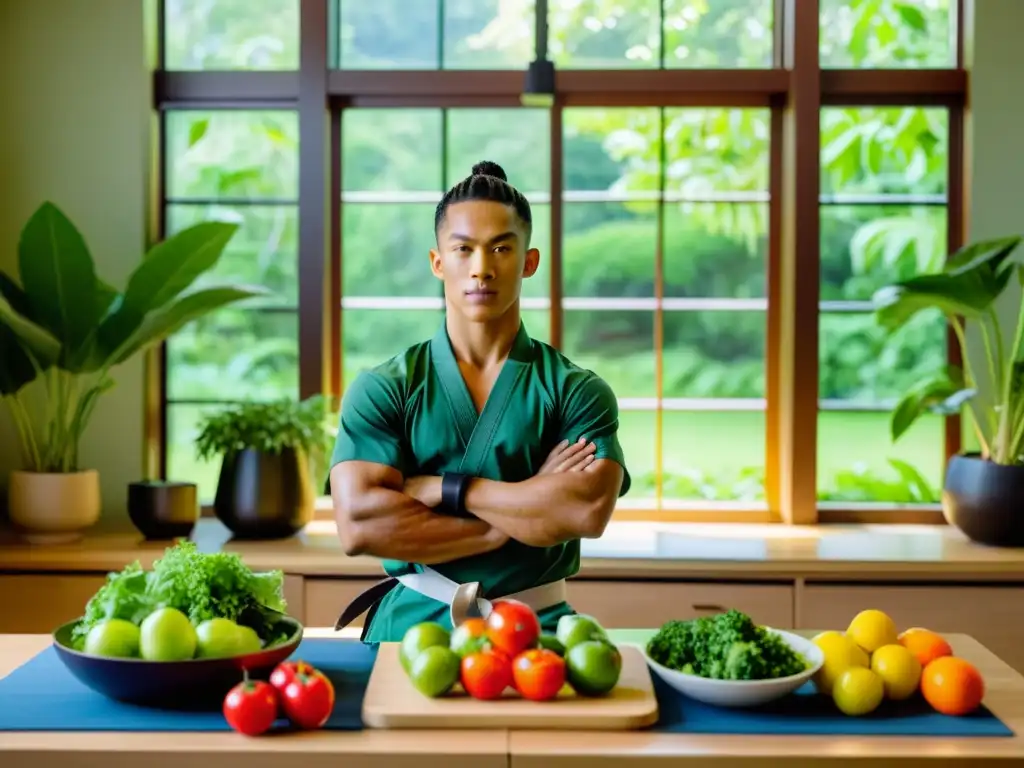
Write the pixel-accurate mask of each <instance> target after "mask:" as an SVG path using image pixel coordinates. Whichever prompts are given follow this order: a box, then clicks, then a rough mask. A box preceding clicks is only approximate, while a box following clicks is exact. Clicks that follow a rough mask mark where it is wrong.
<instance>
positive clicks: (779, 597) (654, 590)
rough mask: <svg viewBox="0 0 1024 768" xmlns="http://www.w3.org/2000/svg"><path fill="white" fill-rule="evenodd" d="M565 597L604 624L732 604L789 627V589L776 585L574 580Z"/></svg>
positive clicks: (688, 614)
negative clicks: (567, 596)
mask: <svg viewBox="0 0 1024 768" xmlns="http://www.w3.org/2000/svg"><path fill="white" fill-rule="evenodd" d="M569 602H570V604H571V605H572V607H573V608H575V609H576V610H577V611H578V612H579V613H587V614H590V615H591V616H593V617H594V618H596V619H597V620H598V621H599V622H601V624H603V625H604V626H606V627H613V628H617V629H640V628H643V629H648V628H656V627H660V626H661V625H662V624H664V623H665V622H666V621H670V620H672V619H693V618H696V617H698V616H706V615H710V614H714V613H721V612H723V611H726V610H729V609H730V608H735V609H737V610H739V611H743V612H744V613H746V614H749V615H750V617H751V618H753V619H754V621H756V622H757V623H758V624H766V625H768V626H772V627H778V628H780V629H789V628H791V627H792V626H793V588H792V587H791V586H789V585H782V584H779V585H775V584H720V583H719V584H703V583H693V582H648V581H636V582H630V581H596V580H595V581H592V580H590V579H572V580H571V581H570V582H569Z"/></svg>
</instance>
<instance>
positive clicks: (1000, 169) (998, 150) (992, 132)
mask: <svg viewBox="0 0 1024 768" xmlns="http://www.w3.org/2000/svg"><path fill="white" fill-rule="evenodd" d="M143 5H144V4H143V3H142V2H140V0H2V1H0V73H2V74H0V110H2V114H3V119H0V265H2V266H3V267H4V268H5V269H10V268H11V266H12V264H13V263H14V253H15V246H16V242H17V236H18V232H19V230H20V228H21V225H22V223H23V222H24V221H25V219H26V218H27V217H28V215H29V214H30V213H31V211H32V210H33V209H34V208H35V207H36V206H38V205H39V203H40V202H41V201H43V200H44V199H51V200H53V201H54V202H56V203H57V204H58V205H60V206H61V207H62V208H63V209H64V210H65V211H67V212H68V213H69V214H70V216H71V217H72V219H73V220H74V221H75V222H77V223H78V225H79V226H80V227H81V228H82V230H83V231H84V234H85V236H86V239H87V241H88V243H89V244H90V246H91V247H92V249H93V252H94V255H95V258H96V261H97V263H98V265H99V270H100V272H101V274H102V275H103V276H104V277H105V278H106V279H107V280H110V281H113V282H115V283H119V284H120V283H121V281H123V279H124V277H125V276H126V274H127V273H128V272H129V271H130V269H131V267H132V265H133V264H134V263H135V262H136V261H137V259H138V258H139V256H140V254H141V252H142V249H143V247H144V243H145V213H146V209H145V205H146V197H145V195H146V173H147V168H148V158H147V152H148V149H149V148H148V145H147V131H148V120H149V112H148V108H149V104H150V84H149V78H148V76H147V75H146V71H145V58H144V50H143V16H142V14H143ZM976 5H977V7H978V13H977V18H976V21H975V23H976V29H977V40H978V43H977V45H976V46H975V51H974V58H975V68H976V69H975V76H974V80H973V88H972V100H973V107H974V120H973V123H972V126H971V130H972V137H973V145H972V149H971V151H972V155H973V163H974V173H973V176H972V178H971V181H970V198H971V210H972V220H971V224H970V230H969V237H970V238H979V237H988V236H994V235H1000V234H1006V233H1009V232H1020V231H1022V230H1024V218H1022V216H1021V210H1022V207H1021V204H1020V195H1019V192H1018V187H1019V185H1020V180H1021V179H1024V151H1022V150H1021V149H1020V142H1019V141H1018V139H1017V136H1019V134H1020V131H1021V126H1022V125H1024V62H1022V60H1021V48H1020V41H1019V35H1017V34H1016V30H1019V29H1022V28H1024V1H1022V0H977V2H976ZM1014 310H1015V306H1008V307H1007V308H1006V310H1005V311H1004V315H1006V316H1007V322H1009V321H1010V320H1012V315H1013V311H1014ZM117 381H118V385H117V389H116V390H115V391H114V392H113V393H111V394H109V395H108V396H107V397H106V399H105V400H104V402H103V403H102V404H101V405H100V406H99V408H97V410H96V414H95V417H94V419H93V423H92V427H91V428H90V430H89V432H88V434H87V436H86V438H85V442H84V445H83V450H82V459H83V463H84V464H86V465H89V466H93V467H96V468H98V469H99V470H100V472H101V473H102V475H103V494H104V509H105V514H106V515H108V516H110V515H122V514H123V505H124V501H123V500H124V489H125V483H127V482H129V481H131V480H133V479H135V478H137V477H139V476H140V475H141V472H142V439H143V431H142V418H143V402H142V366H141V361H139V360H136V361H133V362H131V363H129V364H128V365H126V366H124V367H123V368H121V369H120V370H119V371H118V372H117ZM17 463H18V456H17V450H16V443H15V441H14V433H13V430H12V429H11V428H10V425H9V423H8V421H7V415H6V413H5V412H4V413H2V414H0V487H6V486H5V484H6V473H7V470H9V469H11V468H13V467H15V466H17ZM0 505H2V502H0Z"/></svg>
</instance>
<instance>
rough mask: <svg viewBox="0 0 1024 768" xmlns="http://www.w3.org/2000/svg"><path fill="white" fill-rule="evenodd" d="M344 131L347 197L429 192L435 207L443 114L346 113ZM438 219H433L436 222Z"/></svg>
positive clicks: (428, 111)
mask: <svg viewBox="0 0 1024 768" xmlns="http://www.w3.org/2000/svg"><path fill="white" fill-rule="evenodd" d="M341 114H342V126H341V179H342V189H343V190H345V191H346V192H350V191H351V192H354V191H358V192H366V191H372V192H375V193H378V194H377V197H380V198H386V197H387V193H389V192H390V193H400V192H406V193H408V192H430V193H431V195H429V196H426V197H427V198H428V199H427V200H425V202H433V203H434V204H435V205H436V204H437V201H438V200H440V198H441V194H442V192H443V190H444V186H445V185H444V183H443V180H442V178H441V173H442V168H441V159H440V158H441V157H442V155H441V130H442V128H441V126H442V114H441V110H439V109H363V108H359V109H346V110H344V111H343V112H342V113H341ZM432 220H433V219H431V221H432Z"/></svg>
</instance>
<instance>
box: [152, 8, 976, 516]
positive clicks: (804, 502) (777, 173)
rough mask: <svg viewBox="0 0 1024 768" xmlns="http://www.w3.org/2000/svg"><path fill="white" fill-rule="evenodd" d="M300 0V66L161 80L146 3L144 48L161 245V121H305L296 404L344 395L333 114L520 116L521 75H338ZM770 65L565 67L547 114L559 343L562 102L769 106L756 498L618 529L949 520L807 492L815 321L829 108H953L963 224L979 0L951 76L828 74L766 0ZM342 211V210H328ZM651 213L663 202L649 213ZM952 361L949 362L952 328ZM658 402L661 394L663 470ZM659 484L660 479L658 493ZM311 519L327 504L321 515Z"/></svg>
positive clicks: (321, 31) (156, 395)
mask: <svg viewBox="0 0 1024 768" xmlns="http://www.w3.org/2000/svg"><path fill="white" fill-rule="evenodd" d="M299 1H300V24H299V26H300V29H299V32H300V63H299V68H298V69H297V70H294V71H284V72H279V71H230V72H229V71H168V70H165V69H163V68H162V66H163V60H164V56H163V45H162V40H163V18H164V14H163V8H162V5H163V3H162V1H161V0H149V3H150V5H149V6H148V7H149V9H150V11H149V19H148V23H147V33H148V42H149V43H150V50H151V51H152V52H153V55H152V57H151V59H152V77H153V97H154V103H153V122H152V130H153V146H154V158H153V168H154V171H155V172H154V174H153V184H152V187H151V190H150V192H151V194H150V202H151V206H150V211H151V220H150V227H149V232H150V235H151V237H154V238H159V237H162V236H164V234H165V225H166V222H165V217H164V205H165V200H166V194H165V192H166V190H165V183H164V174H163V162H164V160H163V158H164V157H165V149H166V137H165V132H164V121H163V119H162V118H163V114H164V113H165V112H166V111H167V110H180V109H259V108H285V109H290V110H294V111H296V112H297V114H298V124H299V150H298V153H299V201H298V206H299V233H298V238H299V243H298V252H299V264H298V273H299V278H298V279H299V300H298V326H299V339H298V343H299V393H298V394H299V396H300V397H303V398H304V397H308V396H310V395H312V394H315V393H321V392H322V393H327V394H329V395H331V396H332V397H334V398H338V397H340V395H341V392H342V387H343V383H342V381H341V371H342V365H341V355H342V344H341V308H342V298H343V297H342V296H341V283H342V281H341V261H342V244H341V220H340V219H341V211H340V209H341V205H340V200H341V182H340V177H341V173H340V169H341V157H340V155H341V150H340V145H341V113H342V111H343V110H344V109H349V108H359V107H434V108H445V107H509V106H520V105H521V101H520V96H521V91H522V87H523V78H524V73H523V72H521V71H492V70H486V71H472V70H437V71H420V70H416V71H398V70H384V71H377V70H373V71H357V70H347V69H346V70H337V69H332V55H331V54H332V52H331V43H330V42H329V41H328V36H327V34H326V32H325V30H327V29H330V28H331V19H332V18H333V13H332V2H331V0H299ZM774 3H775V6H774V13H775V15H774V18H775V24H774V29H775V46H774V50H775V53H774V56H775V59H774V62H773V67H772V68H770V69H757V70H739V69H721V70H688V69H686V70H601V71H593V70H565V71H558V72H556V94H555V99H554V105H553V106H552V107H551V111H550V114H551V119H550V124H551V152H550V155H551V168H550V182H551V184H550V188H551V191H552V194H551V200H550V215H551V231H552V242H551V244H550V250H549V252H548V254H547V258H548V260H549V264H550V286H549V297H550V312H551V329H550V338H551V341H552V343H554V344H555V345H559V344H560V343H561V340H562V323H563V317H562V310H563V304H562V282H561V266H562V249H561V238H560V237H559V234H560V232H561V222H562V195H561V194H560V192H561V190H562V186H563V184H562V151H561V149H562V110H563V109H564V108H567V107H577V106H600V107H608V108H615V107H666V108H671V107H709V108H729V107H763V108H769V109H770V110H771V134H772V136H771V150H770V151H771V154H770V182H769V198H770V201H769V206H770V209H769V210H770V213H769V233H770V237H769V245H768V259H767V262H768V263H767V275H766V277H767V296H766V302H767V310H766V316H767V342H766V361H765V364H766V396H765V418H766V422H765V424H766V434H765V462H766V488H765V491H766V503H765V504H764V505H763V506H761V507H751V506H747V505H742V504H710V503H694V504H690V503H675V502H663V501H662V500H661V499H660V498H659V499H658V500H657V501H656V502H655V503H654V504H652V505H651V506H645V505H643V504H637V503H633V504H630V505H629V507H628V508H622V509H620V510H617V511H616V518H617V519H624V520H650V521H665V522H668V521H699V522H747V523H767V522H782V523H787V524H804V525H807V524H817V523H863V522H872V523H883V522H885V523H928V524H944V522H945V521H944V518H943V516H942V512H941V509H940V508H939V507H938V505H913V506H899V507H895V506H893V505H886V504H867V505H852V504H845V503H843V504H835V503H826V502H821V501H818V499H817V477H816V475H817V473H816V466H817V423H818V413H819V399H818V387H819V384H818V381H819V377H818V345H819V331H818V324H819V313H820V285H819V275H820V237H819V235H820V222H819V219H820V216H814V217H810V216H806V215H805V216H803V217H800V215H799V212H801V211H807V210H810V209H813V210H815V211H818V210H820V207H819V206H820V189H819V185H820V128H819V117H820V111H821V109H822V108H823V107H829V106H865V107H872V106H908V107H909V106H939V107H943V108H945V109H947V110H948V115H949V120H948V124H949V137H948V144H949V170H948V177H947V189H948V192H947V202H946V210H947V232H946V236H947V245H948V250H950V251H952V250H955V249H956V248H957V247H959V246H960V245H961V244H962V243H963V237H964V232H965V231H966V216H967V201H966V193H965V176H966V170H967V163H968V157H967V152H966V149H965V135H966V132H967V129H968V125H969V123H968V120H969V109H968V102H967V94H968V73H969V69H970V68H969V62H968V60H967V54H966V53H965V52H966V51H969V50H970V46H969V41H970V39H971V30H972V18H973V16H972V14H973V0H951V5H953V6H955V11H954V10H951V13H953V12H955V14H956V30H957V34H956V44H955V66H954V67H951V68H949V69H899V70H869V69H863V70H860V69H822V68H821V67H820V65H819V2H818V0H774ZM335 203H339V204H335ZM658 208H659V212H660V211H661V210H663V205H659V207H658ZM662 219H663V217H662V215H661V214H660V213H659V216H658V225H657V226H658V229H659V236H658V238H657V253H656V261H655V265H656V266H655V283H656V288H655V301H654V303H655V309H654V311H655V317H656V321H655V328H656V331H655V336H656V338H655V344H656V347H657V348H658V350H659V354H658V355H657V357H656V359H657V363H656V371H657V372H656V377H657V379H658V382H657V392H659V393H660V392H661V391H662V390H661V383H660V376H661V354H660V341H661V340H660V333H659V331H660V328H661V315H662V312H663V311H664V307H665V302H664V301H663V300H662V287H663V275H662V260H663V255H662V253H661V248H662V242H661V241H662V238H661V236H660V231H661V227H662ZM947 348H948V352H949V355H950V360H951V362H953V363H954V364H955V363H958V362H959V347H958V346H957V344H956V339H955V336H954V335H953V334H952V333H951V332H950V331H948V330H947ZM146 362H147V365H146V374H147V375H146V382H147V396H146V418H145V448H146V450H145V458H146V466H147V470H148V471H150V473H151V476H159V477H164V476H165V471H166V456H165V450H164V447H165V435H166V433H167V424H166V411H167V409H166V403H167V397H166V387H165V370H166V349H165V347H164V346H160V347H158V348H156V349H155V350H153V351H152V352H151V353H150V354H149V355H148V357H147V361H146ZM662 409H663V403H662V401H661V400H660V399H657V400H656V403H655V408H654V410H655V411H656V412H657V414H658V420H657V424H658V428H657V434H656V435H655V441H656V446H657V463H658V467H659V475H660V465H661V434H660V433H661V426H660V425H661V419H660V415H661V412H662ZM960 427H961V422H960V419H959V417H955V416H951V417H947V418H946V420H945V455H946V457H947V458H948V457H949V456H952V455H953V454H955V453H957V452H958V451H959V450H960V446H961V429H960ZM659 486H660V482H659ZM320 507H321V510H320V511H321V513H322V514H324V515H328V514H329V507H328V505H326V504H321V505H320Z"/></svg>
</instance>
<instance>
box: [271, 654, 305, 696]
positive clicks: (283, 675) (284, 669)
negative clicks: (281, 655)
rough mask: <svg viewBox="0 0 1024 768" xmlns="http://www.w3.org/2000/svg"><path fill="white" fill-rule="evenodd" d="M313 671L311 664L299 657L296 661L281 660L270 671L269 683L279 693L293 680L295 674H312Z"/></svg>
mask: <svg viewBox="0 0 1024 768" xmlns="http://www.w3.org/2000/svg"><path fill="white" fill-rule="evenodd" d="M314 672H316V670H315V669H314V668H313V665H312V664H309V663H307V662H305V661H302V660H301V659H299V660H297V661H282V662H281V663H280V664H278V665H277V666H276V667H274V671H273V672H271V673H270V684H271V685H272V686H274V687H275V688H276V689H277V690H278V691H279V692H280V693H284V689H285V688H287V687H288V683H290V682H291V681H292V680H294V679H295V677H296V676H297V675H300V674H301V675H312V674H313V673H314Z"/></svg>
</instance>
